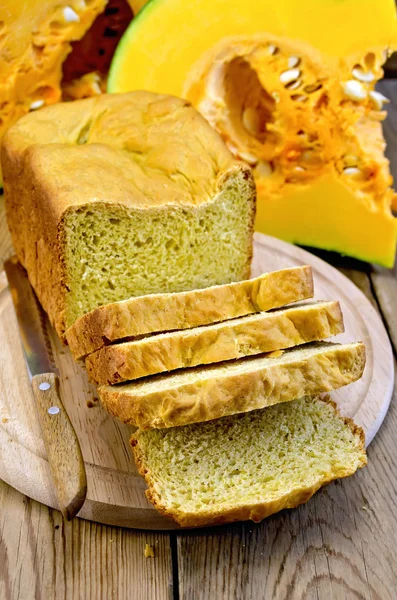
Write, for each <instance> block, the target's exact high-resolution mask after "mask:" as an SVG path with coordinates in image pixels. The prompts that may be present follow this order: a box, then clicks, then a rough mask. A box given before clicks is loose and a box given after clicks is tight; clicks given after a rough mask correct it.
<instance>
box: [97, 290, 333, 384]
mask: <svg viewBox="0 0 397 600" xmlns="http://www.w3.org/2000/svg"><path fill="white" fill-rule="evenodd" d="M343 330H344V328H343V319H342V313H341V310H340V306H339V303H338V302H317V303H314V304H303V305H301V306H294V307H291V308H287V309H285V310H278V311H275V312H271V313H260V314H257V315H254V316H248V317H242V318H240V319H233V320H230V321H225V322H223V323H220V324H216V325H210V326H208V327H197V328H194V329H188V330H184V331H175V332H172V333H167V334H163V335H161V334H160V335H153V336H150V337H146V338H143V339H140V340H137V341H132V342H126V343H124V344H114V345H111V346H105V347H103V348H101V349H99V350H97V351H96V352H93V353H92V354H90V355H88V356H87V357H86V361H85V365H86V368H87V371H88V374H89V377H90V379H91V381H93V382H94V383H96V384H98V385H107V384H108V385H111V384H115V383H121V382H123V381H128V380H132V379H137V378H139V377H146V376H148V375H154V374H156V373H162V372H164V371H173V370H175V369H183V368H186V367H194V366H197V365H204V364H210V363H217V362H221V361H225V360H233V359H238V358H242V357H245V356H252V355H255V354H261V353H263V352H272V351H273V350H280V349H285V348H291V347H292V346H298V345H300V344H304V343H306V342H313V341H318V340H323V339H326V338H328V337H330V336H332V335H336V334H338V333H342V332H343Z"/></svg>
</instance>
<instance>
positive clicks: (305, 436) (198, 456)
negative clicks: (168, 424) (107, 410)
mask: <svg viewBox="0 0 397 600" xmlns="http://www.w3.org/2000/svg"><path fill="white" fill-rule="evenodd" d="M131 444H132V446H133V450H134V455H135V460H136V462H137V465H138V468H139V470H140V472H141V473H142V475H144V477H145V479H146V482H147V484H148V486H149V489H148V491H147V496H148V498H149V499H150V500H151V502H153V504H154V505H155V506H156V508H158V509H159V510H160V511H161V512H162V513H164V514H166V515H168V516H171V517H173V518H174V519H175V520H176V521H177V522H178V523H179V524H180V525H182V526H199V525H209V524H216V523H226V522H231V521H237V520H245V519H251V520H253V521H260V520H261V519H263V518H264V517H267V516H268V515H270V514H272V513H275V512H277V511H279V510H281V509H284V508H292V507H294V506H297V505H298V504H300V503H302V502H306V501H307V500H308V499H309V498H310V497H311V496H312V495H313V494H314V493H315V492H316V491H317V490H318V489H319V488H320V487H321V486H322V485H324V484H326V483H328V482H330V481H332V480H334V479H336V478H338V477H347V476H348V475H351V474H352V473H354V472H355V471H356V470H357V469H358V468H360V467H363V466H364V465H365V464H366V455H365V448H364V433H363V431H362V429H361V428H359V427H357V426H356V425H355V424H354V423H353V421H351V420H350V419H344V418H342V417H341V416H340V415H339V413H338V412H337V409H336V406H335V405H334V404H333V403H332V402H329V401H326V400H321V399H320V398H317V397H312V398H310V397H306V398H302V399H300V400H295V401H293V402H289V403H284V404H280V405H276V406H272V407H270V408H266V409H263V410H259V411H253V412H250V413H245V414H242V415H238V416H232V417H224V418H222V419H217V420H214V421H209V422H207V423H201V424H198V425H187V426H184V427H175V428H172V429H168V430H164V429H162V430H151V431H145V432H142V431H140V432H137V433H136V434H134V435H133V437H132V439H131Z"/></svg>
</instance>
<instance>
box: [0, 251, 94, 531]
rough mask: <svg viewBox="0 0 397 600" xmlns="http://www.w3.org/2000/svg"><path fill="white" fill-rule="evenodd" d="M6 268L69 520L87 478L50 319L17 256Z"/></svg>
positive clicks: (84, 492)
mask: <svg viewBox="0 0 397 600" xmlns="http://www.w3.org/2000/svg"><path fill="white" fill-rule="evenodd" d="M4 268H5V272H6V275H7V279H8V283H9V287H10V291H11V295H12V300H13V302H14V308H15V313H16V316H17V320H18V325H19V331H20V334H21V340H22V346H23V351H24V354H25V359H26V363H27V367H28V371H29V376H30V379H31V382H32V388H33V394H34V397H35V399H36V406H37V413H38V416H39V421H40V425H41V431H42V434H43V439H44V444H45V448H46V450H47V459H48V462H49V465H50V471H51V476H52V480H53V483H54V487H55V492H56V496H57V499H58V504H59V509H60V511H61V512H62V514H63V516H64V517H65V519H66V520H67V521H70V520H71V519H73V517H75V516H76V514H77V513H78V512H79V510H80V509H81V507H82V506H83V504H84V501H85V498H86V495H87V478H86V473H85V466H84V460H83V456H82V454H81V449H80V444H79V441H78V439H77V435H76V432H75V430H74V428H73V425H72V423H71V422H70V419H69V417H68V414H67V412H66V410H65V407H64V405H63V403H62V400H61V397H60V395H59V372H58V369H57V367H56V364H55V361H54V356H53V352H52V347H51V342H50V338H49V336H48V332H47V317H46V314H45V312H44V311H43V309H42V308H41V306H40V304H39V301H38V299H37V297H36V294H35V293H34V291H33V288H32V286H31V285H30V282H29V279H28V276H27V273H26V271H25V269H24V268H23V267H22V266H21V264H20V263H19V262H18V260H17V258H16V257H12V258H11V259H9V260H7V261H6V262H5V264H4Z"/></svg>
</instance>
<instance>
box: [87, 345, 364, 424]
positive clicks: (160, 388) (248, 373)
mask: <svg viewBox="0 0 397 600" xmlns="http://www.w3.org/2000/svg"><path fill="white" fill-rule="evenodd" d="M364 365H365V346H364V344H362V343H361V342H359V343H352V344H332V343H329V342H315V343H310V344H304V345H303V346H297V347H295V348H292V349H289V350H285V351H282V350H281V351H279V352H275V353H271V354H270V355H269V354H261V355H259V356H254V357H249V358H242V359H240V360H235V361H228V362H224V363H219V364H215V365H207V366H201V367H192V368H190V369H182V370H179V371H176V372H175V373H169V374H167V375H153V376H152V377H145V378H143V379H140V380H137V381H132V382H130V383H123V384H119V385H110V386H106V385H105V386H101V387H99V388H98V393H99V398H100V400H101V402H102V404H103V406H104V407H105V408H106V410H108V411H109V412H110V413H111V414H112V415H113V416H115V417H118V418H119V419H120V420H121V421H123V422H124V423H129V424H131V425H135V426H136V427H139V428H140V429H153V428H164V427H175V426H179V425H187V424H190V423H199V422H201V421H210V420H212V419H218V418H220V417H224V416H227V415H233V414H236V413H244V412H247V411H251V410H255V409H258V408H264V407H266V406H271V405H273V404H278V403H280V402H288V401H291V400H294V399H296V398H302V397H303V396H309V395H313V394H321V393H324V392H330V391H331V390H335V389H337V388H340V387H342V386H344V385H347V384H349V383H352V382H353V381H356V380H357V379H359V378H360V377H361V375H362V373H363V370H364Z"/></svg>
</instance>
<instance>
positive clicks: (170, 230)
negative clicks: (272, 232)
mask: <svg viewBox="0 0 397 600" xmlns="http://www.w3.org/2000/svg"><path fill="white" fill-rule="evenodd" d="M1 158H2V165H3V174H4V192H5V204H6V213H7V221H8V225H9V228H10V232H11V236H12V241H13V244H14V247H15V251H16V253H17V256H18V259H19V261H20V262H21V263H22V265H23V266H24V267H25V268H26V270H27V272H28V275H29V280H30V282H31V284H32V285H33V287H34V289H35V291H36V293H37V296H38V298H39V300H40V302H41V304H42V306H43V308H44V309H45V311H46V312H47V313H48V315H49V318H50V320H51V322H52V323H53V325H54V326H55V329H56V330H57V332H58V334H59V335H60V336H61V338H64V333H65V330H66V329H67V328H68V327H70V326H71V325H72V324H73V323H74V322H75V321H76V320H77V319H78V318H79V317H81V316H82V315H83V314H85V313H87V312H89V311H91V310H92V309H94V308H96V307H97V306H100V305H102V304H108V303H111V302H116V301H119V300H124V299H126V298H129V297H131V296H142V295H145V294H154V293H158V292H181V291H185V290H191V289H198V288H205V287H208V286H212V285H220V284H225V283H230V282H232V281H240V280H242V279H246V278H247V277H249V276H250V267H251V256H252V235H253V224H254V218H255V200H256V190H255V183H254V180H253V176H252V172H251V169H250V168H249V167H248V166H247V165H245V164H243V163H242V162H238V161H236V160H235V159H234V158H233V155H232V154H231V153H230V152H229V150H228V149H227V147H226V145H225V143H224V142H223V140H222V138H221V137H220V135H219V134H218V133H216V131H214V130H213V129H212V128H211V127H210V125H209V124H208V123H207V121H206V120H205V119H204V118H203V117H202V116H201V115H200V114H199V113H198V112H197V111H196V110H195V109H194V108H192V106H191V105H190V104H189V102H187V101H185V100H181V99H179V98H175V97H173V96H166V95H159V94H153V93H150V92H143V91H136V92H131V93H129V94H102V95H100V96H97V97H95V98H88V99H85V100H79V101H76V102H69V103H64V104H56V105H53V106H48V107H46V108H43V109H42V110H40V111H36V112H31V113H30V114H28V115H25V116H24V117H22V118H21V119H20V120H19V121H18V122H17V123H15V125H13V126H12V127H11V128H10V129H9V130H8V131H7V133H6V135H5V137H4V140H3V144H2V156H1Z"/></svg>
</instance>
